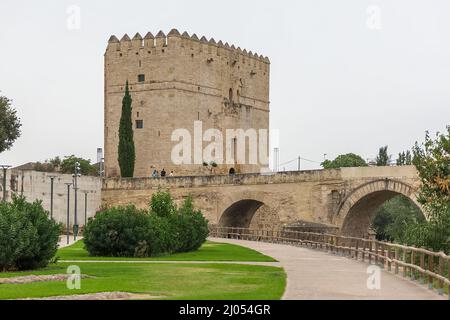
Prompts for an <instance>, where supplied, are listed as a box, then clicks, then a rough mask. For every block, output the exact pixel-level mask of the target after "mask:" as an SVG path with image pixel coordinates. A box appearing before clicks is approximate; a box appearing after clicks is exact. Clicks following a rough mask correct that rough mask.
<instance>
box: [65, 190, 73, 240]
mask: <svg viewBox="0 0 450 320" xmlns="http://www.w3.org/2000/svg"><path fill="white" fill-rule="evenodd" d="M65 185H66V186H67V220H66V222H67V225H66V227H67V244H69V243H70V186H71V185H72V183H66V184H65Z"/></svg>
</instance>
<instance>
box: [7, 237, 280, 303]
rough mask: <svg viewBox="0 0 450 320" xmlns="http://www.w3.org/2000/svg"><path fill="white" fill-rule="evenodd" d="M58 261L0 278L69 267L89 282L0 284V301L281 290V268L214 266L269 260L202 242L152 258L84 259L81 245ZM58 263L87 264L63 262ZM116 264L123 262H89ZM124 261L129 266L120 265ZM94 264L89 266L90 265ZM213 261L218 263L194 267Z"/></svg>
mask: <svg viewBox="0 0 450 320" xmlns="http://www.w3.org/2000/svg"><path fill="white" fill-rule="evenodd" d="M57 256H58V257H59V261H60V262H58V263H56V264H52V265H50V266H49V267H47V268H44V269H41V270H35V271H27V272H10V273H0V278H8V277H19V276H26V275H49V274H66V270H67V267H68V266H69V265H73V264H75V265H77V266H79V267H80V268H81V273H82V274H84V275H88V276H90V277H92V278H83V279H82V280H81V289H80V290H69V289H67V288H66V282H65V281H56V282H36V283H28V284H0V299H21V298H43V297H51V296H64V295H80V294H89V293H97V292H114V291H120V292H129V293H135V294H144V295H150V296H152V297H158V298H156V299H176V300H278V299H280V298H281V296H282V295H283V292H284V289H285V286H286V274H285V272H284V270H283V269H282V268H278V267H269V266H254V265H239V264H223V263H220V262H232V261H236V262H244V261H245V262H274V261H276V260H274V259H273V258H271V257H268V256H265V255H263V254H261V253H259V252H257V251H254V250H251V249H247V248H244V247H240V246H237V245H230V244H223V243H213V242H207V243H205V244H204V245H203V246H202V248H201V249H200V250H199V251H197V252H191V253H183V254H175V255H171V256H164V257H158V258H148V259H136V258H134V259H131V258H106V257H90V256H89V255H88V253H87V252H86V250H85V249H84V248H83V242H82V241H79V242H77V243H75V244H74V245H72V246H70V247H67V248H63V249H60V250H58V253H57ZM63 260H79V261H87V260H91V262H89V263H88V262H80V263H65V262H63ZM96 260H97V261H98V260H106V261H111V260H117V261H124V262H123V263H114V262H105V263H100V262H95V261H96ZM127 260H130V261H133V262H134V263H126V261H127ZM92 261H94V262H92ZM139 261H143V262H144V261H194V262H193V263H188V264H176V263H175V264H172V263H170V264H169V263H164V262H162V263H161V264H148V263H139ZM195 261H199V262H208V261H218V262H219V263H217V264H216V263H206V264H198V263H196V262H195Z"/></svg>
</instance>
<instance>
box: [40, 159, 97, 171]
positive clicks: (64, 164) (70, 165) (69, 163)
mask: <svg viewBox="0 0 450 320" xmlns="http://www.w3.org/2000/svg"><path fill="white" fill-rule="evenodd" d="M77 162H78V163H79V164H80V170H81V174H82V175H85V176H96V175H98V170H97V168H96V167H95V166H93V165H92V164H91V160H86V159H83V158H80V157H76V156H74V155H71V156H67V157H65V158H64V160H62V161H61V165H60V170H61V173H66V174H73V173H74V170H75V163H77ZM49 163H51V162H49Z"/></svg>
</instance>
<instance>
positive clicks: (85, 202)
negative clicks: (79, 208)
mask: <svg viewBox="0 0 450 320" xmlns="http://www.w3.org/2000/svg"><path fill="white" fill-rule="evenodd" d="M83 193H84V227H85V228H86V224H87V198H88V193H89V191H83Z"/></svg>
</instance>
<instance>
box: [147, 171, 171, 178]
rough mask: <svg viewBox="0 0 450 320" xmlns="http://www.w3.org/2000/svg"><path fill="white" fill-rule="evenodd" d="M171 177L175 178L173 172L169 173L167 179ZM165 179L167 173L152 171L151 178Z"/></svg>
mask: <svg viewBox="0 0 450 320" xmlns="http://www.w3.org/2000/svg"><path fill="white" fill-rule="evenodd" d="M173 176H175V173H174V172H173V171H171V172H170V173H169V177H173ZM165 177H167V172H166V170H165V169H162V171H161V172H158V170H156V169H153V172H152V178H165Z"/></svg>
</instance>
